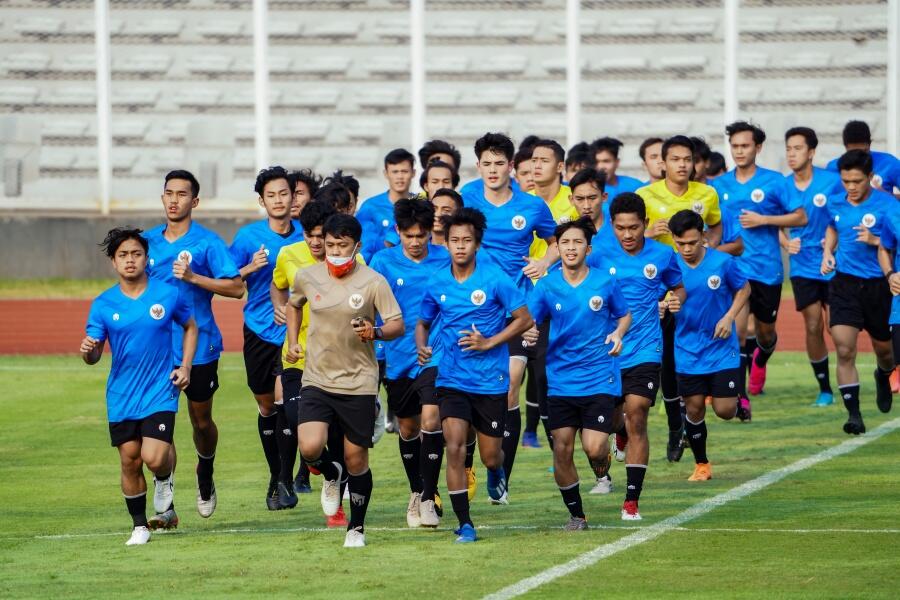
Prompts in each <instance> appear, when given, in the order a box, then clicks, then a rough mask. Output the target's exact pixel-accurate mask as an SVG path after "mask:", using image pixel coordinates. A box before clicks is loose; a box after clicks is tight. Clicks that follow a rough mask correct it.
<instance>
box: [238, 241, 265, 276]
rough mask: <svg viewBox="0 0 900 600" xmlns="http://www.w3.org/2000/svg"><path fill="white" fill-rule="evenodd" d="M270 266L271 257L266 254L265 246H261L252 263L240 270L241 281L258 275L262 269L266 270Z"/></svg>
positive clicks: (254, 254)
mask: <svg viewBox="0 0 900 600" xmlns="http://www.w3.org/2000/svg"><path fill="white" fill-rule="evenodd" d="M268 265H269V255H268V254H266V246H265V244H260V245H259V250H257V251H256V252H254V253H253V256H252V257H251V258H250V262H248V263H247V264H246V265H244V266H243V267H241V268H240V272H241V279H244V280H246V279H247V277H249V276H250V275H252V274H253V273H256V272H257V271H259V270H260V269H264V268H265V267H267V266H268Z"/></svg>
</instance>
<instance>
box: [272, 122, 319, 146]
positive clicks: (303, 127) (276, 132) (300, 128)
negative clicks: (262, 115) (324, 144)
mask: <svg viewBox="0 0 900 600" xmlns="http://www.w3.org/2000/svg"><path fill="white" fill-rule="evenodd" d="M330 129H331V125H330V124H329V123H328V122H327V121H323V120H322V119H315V118H306V119H300V120H291V121H289V122H287V123H284V124H281V123H279V124H277V125H273V126H272V133H271V137H272V139H273V140H287V139H290V140H298V141H304V142H308V141H311V140H324V139H325V138H326V137H327V136H328V131H329V130H330Z"/></svg>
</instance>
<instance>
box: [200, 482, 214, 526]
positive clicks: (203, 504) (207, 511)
mask: <svg viewBox="0 0 900 600" xmlns="http://www.w3.org/2000/svg"><path fill="white" fill-rule="evenodd" d="M217 502H218V498H217V496H216V486H215V484H213V486H212V488H211V489H210V492H209V498H207V499H206V500H204V499H203V496H202V495H201V494H200V489H199V488H198V489H197V512H198V513H200V516H201V517H203V518H204V519H208V518H210V517H211V516H212V514H213V513H214V512H216V504H217Z"/></svg>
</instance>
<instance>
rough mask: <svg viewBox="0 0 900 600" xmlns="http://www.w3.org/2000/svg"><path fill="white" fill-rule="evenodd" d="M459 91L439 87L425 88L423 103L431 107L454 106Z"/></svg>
mask: <svg viewBox="0 0 900 600" xmlns="http://www.w3.org/2000/svg"><path fill="white" fill-rule="evenodd" d="M458 99H459V92H457V91H456V90H445V89H440V88H437V89H435V88H433V87H431V88H426V89H425V103H426V104H427V105H428V106H429V107H431V108H451V107H454V106H456V104H457V101H458Z"/></svg>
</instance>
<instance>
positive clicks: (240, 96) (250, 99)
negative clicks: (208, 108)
mask: <svg viewBox="0 0 900 600" xmlns="http://www.w3.org/2000/svg"><path fill="white" fill-rule="evenodd" d="M271 92H272V93H273V94H277V93H278V92H277V91H276V90H271ZM219 104H220V105H221V106H223V107H227V108H232V109H233V108H243V109H246V110H248V111H251V110H253V107H254V105H255V104H256V90H254V89H252V88H242V89H239V90H235V91H231V90H229V91H228V92H226V93H224V94H222V98H221V101H220V102H219Z"/></svg>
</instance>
